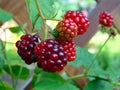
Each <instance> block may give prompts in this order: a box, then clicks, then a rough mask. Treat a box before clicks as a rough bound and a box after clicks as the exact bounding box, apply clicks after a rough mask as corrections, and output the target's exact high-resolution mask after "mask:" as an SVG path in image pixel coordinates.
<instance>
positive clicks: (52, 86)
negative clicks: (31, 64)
mask: <svg viewBox="0 0 120 90" xmlns="http://www.w3.org/2000/svg"><path fill="white" fill-rule="evenodd" d="M36 75H38V76H36ZM32 84H33V87H34V88H33V90H67V89H68V90H80V89H78V88H77V87H76V86H74V85H73V84H71V83H68V82H66V81H65V80H64V79H63V78H62V77H61V76H60V75H59V74H57V73H48V72H45V71H43V70H41V69H39V68H36V69H35V76H34V78H33V81H32Z"/></svg>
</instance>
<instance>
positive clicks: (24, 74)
mask: <svg viewBox="0 0 120 90" xmlns="http://www.w3.org/2000/svg"><path fill="white" fill-rule="evenodd" d="M11 68H12V71H13V74H14V77H15V78H20V79H26V78H28V77H29V74H30V72H29V69H27V68H25V67H23V66H19V65H11ZM4 70H5V71H6V72H7V73H8V74H10V70H9V67H8V66H5V67H4ZM20 70H21V74H20V75H19V72H20Z"/></svg>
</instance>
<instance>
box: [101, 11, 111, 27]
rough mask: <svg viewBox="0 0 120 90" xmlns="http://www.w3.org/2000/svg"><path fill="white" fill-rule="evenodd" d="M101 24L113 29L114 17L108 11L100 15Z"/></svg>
mask: <svg viewBox="0 0 120 90" xmlns="http://www.w3.org/2000/svg"><path fill="white" fill-rule="evenodd" d="M99 24H101V25H103V26H106V27H111V26H112V25H113V16H112V15H111V14H110V13H108V12H106V11H103V12H101V13H100V15H99Z"/></svg>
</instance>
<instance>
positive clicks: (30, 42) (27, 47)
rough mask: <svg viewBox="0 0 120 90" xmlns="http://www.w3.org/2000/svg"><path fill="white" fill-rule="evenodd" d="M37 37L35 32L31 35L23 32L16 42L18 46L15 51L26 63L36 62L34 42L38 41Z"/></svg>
mask: <svg viewBox="0 0 120 90" xmlns="http://www.w3.org/2000/svg"><path fill="white" fill-rule="evenodd" d="M38 38H39V36H38V35H37V34H35V35H33V36H32V35H30V34H25V35H23V36H21V39H20V40H19V41H17V42H16V47H17V48H18V51H17V52H18V54H19V55H20V57H21V58H22V59H23V60H24V61H25V63H26V64H31V63H32V62H36V58H37V56H36V55H35V54H34V47H35V46H36V43H38Z"/></svg>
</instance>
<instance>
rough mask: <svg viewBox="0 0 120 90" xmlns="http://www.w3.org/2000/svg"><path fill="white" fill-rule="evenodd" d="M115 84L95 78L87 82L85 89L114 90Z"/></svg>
mask: <svg viewBox="0 0 120 90" xmlns="http://www.w3.org/2000/svg"><path fill="white" fill-rule="evenodd" d="M113 88H114V87H113V85H111V84H110V83H109V82H107V81H103V80H100V79H95V80H92V81H90V82H88V83H87V85H86V86H85V87H84V90H113Z"/></svg>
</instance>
